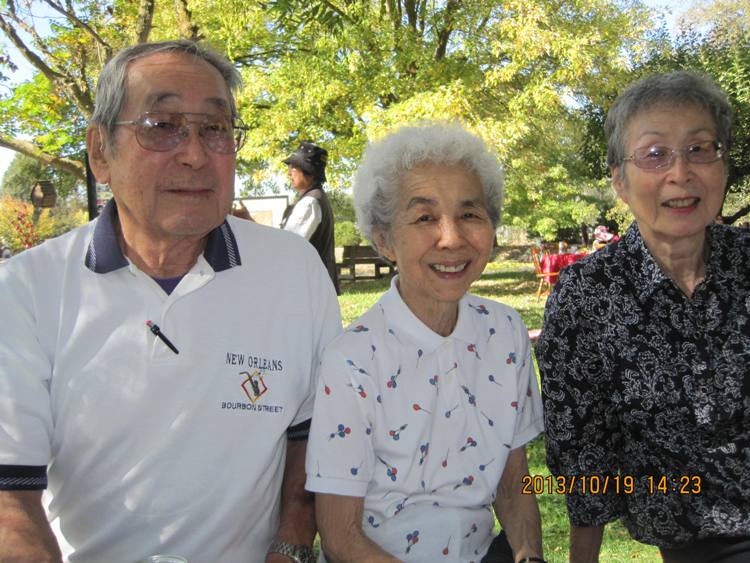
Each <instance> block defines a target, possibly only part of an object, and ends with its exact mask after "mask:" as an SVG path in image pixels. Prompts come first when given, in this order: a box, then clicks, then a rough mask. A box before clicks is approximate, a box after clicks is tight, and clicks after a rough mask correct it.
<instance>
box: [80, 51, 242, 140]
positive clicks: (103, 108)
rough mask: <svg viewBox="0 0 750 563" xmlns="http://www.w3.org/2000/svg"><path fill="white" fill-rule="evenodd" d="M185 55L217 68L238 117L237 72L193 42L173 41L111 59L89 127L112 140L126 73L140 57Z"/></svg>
mask: <svg viewBox="0 0 750 563" xmlns="http://www.w3.org/2000/svg"><path fill="white" fill-rule="evenodd" d="M173 52H177V53H185V54H187V55H191V56H194V57H197V58H198V59H201V60H204V61H206V62H207V63H208V64H210V65H211V66H213V67H214V68H216V70H218V71H219V74H221V76H222V77H223V78H224V82H225V83H226V85H227V92H228V95H229V107H230V110H231V112H232V117H236V115H237V107H236V105H235V102H234V92H236V91H238V90H239V89H240V88H241V87H242V79H241V77H240V73H239V71H238V70H237V69H236V68H235V67H234V66H233V65H232V63H231V62H229V60H228V59H227V58H226V57H224V56H223V55H221V54H219V53H217V52H216V51H214V50H212V49H210V48H208V47H205V46H202V45H199V44H198V43H196V42H195V41H189V40H187V39H179V40H175V41H161V42H158V43H139V44H138V45H133V46H131V47H126V48H124V49H122V50H121V51H118V53H117V54H116V55H115V56H114V57H112V58H111V59H110V60H109V61H108V62H107V64H105V65H104V68H102V72H101V74H100V75H99V82H98V83H97V86H96V102H95V106H94V114H93V115H92V116H91V123H94V124H98V125H101V126H102V127H104V129H105V131H106V132H107V137H108V138H110V139H112V138H113V136H114V130H115V121H117V118H118V116H119V115H120V110H121V109H122V106H123V104H124V103H125V100H126V99H127V94H128V92H127V75H128V72H127V69H128V65H129V64H130V63H131V62H133V61H135V60H137V59H141V58H143V57H147V56H149V55H154V54H156V53H173Z"/></svg>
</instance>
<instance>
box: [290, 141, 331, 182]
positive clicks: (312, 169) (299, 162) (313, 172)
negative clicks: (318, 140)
mask: <svg viewBox="0 0 750 563" xmlns="http://www.w3.org/2000/svg"><path fill="white" fill-rule="evenodd" d="M327 163H328V151H327V150H325V149H324V148H321V147H319V146H317V145H316V144H314V143H312V142H310V141H302V142H301V143H300V144H299V148H298V149H297V150H296V151H294V152H293V153H292V155H291V156H290V157H289V158H287V159H286V160H284V164H289V165H291V166H294V167H295V168H299V169H300V170H302V172H304V173H305V174H308V175H310V176H313V177H314V178H315V179H316V180H318V181H320V182H325V180H326V164H327Z"/></svg>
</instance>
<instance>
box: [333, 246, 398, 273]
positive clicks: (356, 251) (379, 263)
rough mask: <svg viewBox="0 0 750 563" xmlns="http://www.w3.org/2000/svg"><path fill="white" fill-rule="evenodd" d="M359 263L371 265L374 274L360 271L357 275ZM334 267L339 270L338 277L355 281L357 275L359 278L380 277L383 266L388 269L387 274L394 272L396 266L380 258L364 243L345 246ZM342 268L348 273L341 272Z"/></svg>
mask: <svg viewBox="0 0 750 563" xmlns="http://www.w3.org/2000/svg"><path fill="white" fill-rule="evenodd" d="M361 264H365V265H367V264H369V265H372V266H373V267H374V270H375V273H374V275H363V274H361V273H360V274H359V276H358V275H357V266H359V265H361ZM336 267H337V268H338V270H339V279H342V280H352V281H355V280H356V279H357V278H358V277H359V279H375V278H382V277H383V271H382V270H383V269H384V268H385V269H387V270H388V272H387V275H389V276H392V275H393V274H395V273H396V268H395V267H394V266H393V264H391V263H390V262H388V261H387V260H385V259H384V258H382V257H381V256H380V255H379V254H378V253H377V251H376V250H375V249H374V248H373V247H371V246H364V245H360V246H345V247H344V254H343V257H342V260H341V262H339V263H338V264H336ZM342 270H348V271H349V273H348V275H344V274H342Z"/></svg>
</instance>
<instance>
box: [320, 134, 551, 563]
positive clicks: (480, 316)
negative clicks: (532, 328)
mask: <svg viewBox="0 0 750 563" xmlns="http://www.w3.org/2000/svg"><path fill="white" fill-rule="evenodd" d="M501 201H502V171H501V169H500V166H499V164H498V162H497V160H496V159H495V157H494V156H492V154H491V153H490V152H489V151H488V150H487V148H486V146H485V144H484V143H483V142H482V140H481V139H480V138H479V137H477V136H476V135H473V134H471V133H469V132H467V131H466V130H465V129H464V128H463V127H461V126H459V125H455V124H440V123H431V124H421V125H418V126H411V127H404V128H402V129H400V130H398V131H396V132H394V133H391V134H389V135H387V136H386V137H385V138H383V139H382V140H380V141H379V142H377V143H375V144H372V145H371V146H369V147H368V148H367V150H366V152H365V155H364V159H363V162H362V164H361V166H360V168H359V170H358V172H357V174H356V177H355V180H354V203H355V208H356V212H357V221H358V224H359V227H360V230H361V231H362V233H363V234H364V235H365V236H366V237H367V238H368V239H369V240H371V241H372V242H373V244H374V245H375V246H376V248H377V249H378V251H379V252H380V253H381V254H382V255H383V256H384V257H386V258H387V259H389V260H391V261H392V262H394V263H395V264H396V265H397V266H398V271H399V274H398V276H396V277H394V279H393V281H392V283H391V288H390V290H389V291H387V292H386V293H385V294H384V295H383V296H382V297H381V299H380V300H379V301H378V303H376V304H375V306H374V307H372V308H371V309H370V310H369V311H367V312H366V313H365V314H364V315H363V316H362V317H360V318H359V319H358V320H357V321H355V322H354V323H353V324H352V325H351V326H350V327H349V328H348V330H347V331H346V332H345V333H344V334H342V335H341V337H340V338H338V339H337V340H335V341H334V342H333V343H331V344H330V345H329V346H328V348H327V349H326V352H325V355H324V357H323V360H322V364H321V368H320V380H319V389H318V394H317V397H316V403H315V411H314V415H313V423H312V428H311V431H310V438H309V444H308V453H307V464H306V468H307V485H306V488H307V489H308V490H310V491H314V492H315V493H317V494H316V511H317V520H318V526H319V529H320V534H321V540H322V551H323V553H324V555H322V556H321V560H327V561H332V562H340V561H356V562H362V561H368V562H369V561H373V562H375V561H378V562H380V561H383V562H393V561H432V560H434V559H435V560H436V559H439V560H440V561H452V562H467V561H477V562H479V561H485V562H490V561H493V562H495V561H497V562H499V561H515V562H518V561H543V559H542V545H541V525H540V517H539V510H538V507H537V503H536V499H535V497H534V496H533V495H525V494H523V489H524V487H523V482H522V481H523V476H524V475H526V474H528V464H527V460H526V451H525V448H524V444H526V443H527V442H528V441H529V440H531V439H532V438H534V437H535V436H537V435H538V434H539V433H540V432H541V431H542V411H541V400H540V397H539V391H538V388H537V383H536V377H535V373H534V368H533V364H532V361H531V355H530V346H529V339H528V333H527V330H526V328H525V327H524V324H523V322H522V321H521V318H520V317H519V315H518V313H517V312H516V311H514V310H513V309H511V308H509V307H506V306H505V305H502V304H500V303H496V302H494V301H490V300H487V299H483V298H480V297H476V296H473V295H470V294H468V293H467V290H468V289H469V286H470V285H471V283H472V282H473V281H474V280H476V279H477V278H479V276H480V275H481V274H482V271H483V270H484V267H485V265H486V264H487V261H488V260H489V257H490V253H491V250H492V246H493V241H494V230H495V226H496V225H497V223H498V220H499V217H500V205H501ZM493 508H494V510H495V513H496V514H497V516H498V519H499V520H500V523H501V524H502V526H503V528H504V532H505V534H501V535H500V536H498V537H497V538H496V539H495V540H494V542H493V527H494V518H493V512H492V509H493ZM506 534H507V540H506ZM508 541H509V542H510V547H509V546H508ZM511 548H512V554H511V553H510V551H511ZM503 551H505V554H504V553H503Z"/></svg>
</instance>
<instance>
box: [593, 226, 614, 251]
mask: <svg viewBox="0 0 750 563" xmlns="http://www.w3.org/2000/svg"><path fill="white" fill-rule="evenodd" d="M618 240H620V236H619V235H616V234H614V233H610V232H609V229H608V228H607V227H605V226H604V225H599V226H597V227H596V229H594V250H599V249H600V248H603V247H605V246H607V245H608V244H609V243H610V242H617V241H618Z"/></svg>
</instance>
